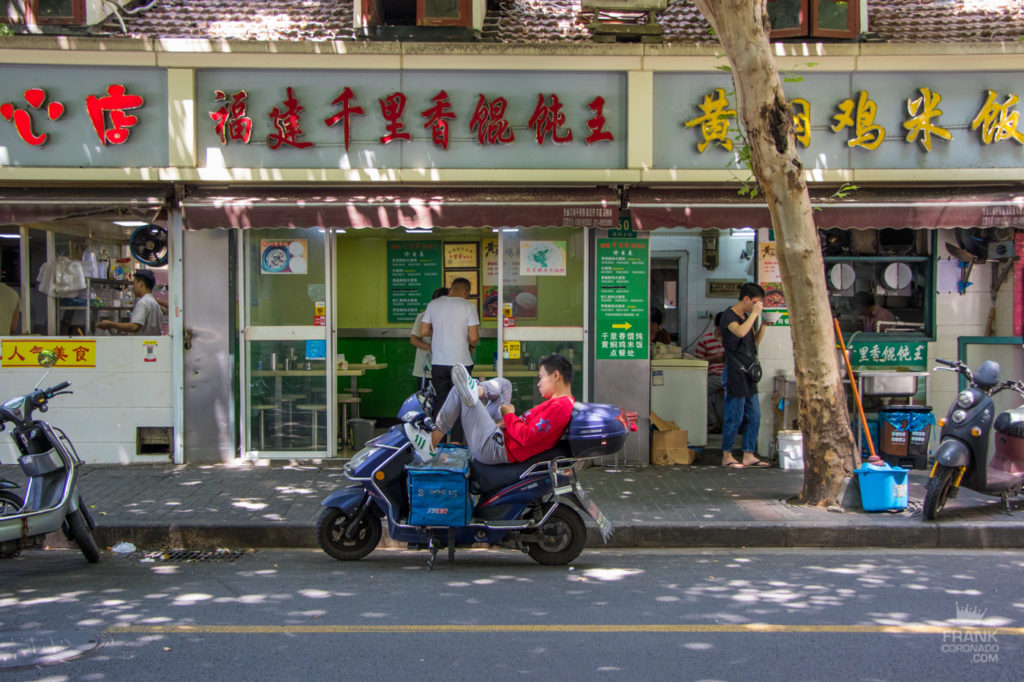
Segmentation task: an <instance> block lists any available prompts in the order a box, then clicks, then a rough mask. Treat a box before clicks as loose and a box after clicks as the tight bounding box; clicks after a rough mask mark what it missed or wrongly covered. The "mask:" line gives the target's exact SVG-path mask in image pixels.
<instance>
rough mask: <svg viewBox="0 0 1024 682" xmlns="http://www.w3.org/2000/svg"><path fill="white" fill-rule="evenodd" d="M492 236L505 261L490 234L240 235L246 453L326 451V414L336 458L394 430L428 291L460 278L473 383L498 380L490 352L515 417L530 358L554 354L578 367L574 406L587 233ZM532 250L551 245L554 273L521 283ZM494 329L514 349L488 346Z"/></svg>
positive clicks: (531, 368) (531, 388)
mask: <svg viewBox="0 0 1024 682" xmlns="http://www.w3.org/2000/svg"><path fill="white" fill-rule="evenodd" d="M500 237H501V244H502V245H503V255H499V233H498V232H497V230H495V229H492V228H480V229H472V228H470V229H467V228H460V229H443V228H438V229H434V230H412V229H400V228H399V229H395V230H347V231H346V230H343V229H336V230H332V231H325V230H320V229H308V230H294V229H287V230H284V229H250V230H246V231H245V232H244V234H243V236H242V239H243V243H242V251H241V253H242V257H241V258H242V262H243V268H242V269H243V272H244V277H243V282H242V294H243V295H242V297H241V300H243V301H245V306H244V310H243V315H242V320H243V327H244V333H243V334H242V337H243V338H245V339H246V342H245V348H244V359H243V367H244V369H245V373H246V377H247V379H246V384H245V385H246V387H247V391H246V395H245V396H244V398H245V400H244V402H245V407H244V409H245V410H246V411H247V413H248V415H249V419H248V420H247V421H246V423H247V424H248V429H249V430H248V434H247V437H246V450H247V451H249V452H253V453H258V455H257V456H260V457H274V456H289V455H292V456H293V455H294V452H295V451H296V450H300V451H301V450H324V449H326V448H328V447H329V446H330V442H329V440H328V439H327V431H326V429H327V410H328V405H331V404H336V405H337V409H336V412H335V423H336V424H337V427H338V434H337V435H338V439H337V440H338V445H339V450H340V451H344V450H345V449H351V448H353V447H355V448H356V449H358V447H359V445H360V444H361V442H362V440H363V439H362V438H361V436H362V435H365V434H366V433H368V432H369V431H368V429H372V428H376V429H378V430H379V429H380V428H381V427H383V426H386V425H388V424H390V423H394V421H395V418H396V412H397V410H398V408H399V406H400V405H401V404H402V402H403V401H404V400H405V398H407V397H408V396H409V395H410V394H411V393H412V392H413V391H414V390H416V389H417V388H418V387H419V385H420V380H419V379H417V378H416V377H414V376H413V365H414V359H415V351H416V348H415V347H414V346H413V345H412V343H411V342H410V334H411V331H412V326H413V322H414V321H415V319H416V315H417V314H418V313H420V312H422V310H423V309H424V308H425V307H426V303H427V302H429V300H430V295H431V293H432V292H433V291H434V290H435V289H436V288H437V287H440V286H443V285H447V284H450V282H451V281H452V280H453V279H455V278H456V277H464V278H466V279H468V280H469V281H470V283H471V295H470V301H471V302H472V303H473V304H474V305H475V306H476V308H477V314H478V316H479V317H480V336H481V340H480V344H479V345H478V346H477V348H476V350H475V353H474V360H475V364H474V370H473V374H474V375H475V376H479V377H490V376H496V374H497V372H498V368H497V364H498V360H499V354H500V355H501V363H502V365H503V366H502V375H503V376H505V377H506V378H508V379H509V380H510V381H511V382H512V385H513V404H514V405H515V406H516V408H517V410H519V411H522V410H525V409H528V408H529V407H530V406H532V405H533V404H534V403H536V402H537V401H539V400H540V397H539V395H538V394H537V390H536V381H537V362H538V360H539V359H540V358H542V357H543V356H545V355H547V354H549V353H552V352H559V353H562V354H564V355H566V357H568V358H570V360H572V361H573V363H574V365H575V366H576V370H577V373H576V376H575V378H574V381H573V391H574V393H575V394H576V395H582V394H583V386H584V377H583V344H582V329H583V315H584V311H583V300H584V272H585V265H584V264H585V239H586V235H585V232H584V231H582V230H579V229H575V228H505V229H504V230H503V231H502V232H501V233H500ZM331 240H333V243H332V241H331ZM538 242H539V243H541V244H544V245H549V246H554V249H553V250H551V252H550V253H547V254H546V256H547V257H548V258H549V259H550V260H548V261H546V262H547V263H548V264H549V265H553V266H554V272H555V273H557V274H548V275H528V274H524V273H525V272H526V270H525V268H523V267H522V263H521V253H523V252H524V249H527V248H528V247H529V245H531V244H535V243H538ZM499 259H501V260H502V262H503V270H504V283H503V287H502V289H503V292H502V293H503V298H502V301H501V303H500V304H499V299H498V261H499ZM560 259H564V262H563V263H562V265H561V266H558V261H559V260H560ZM328 311H330V312H331V315H328V314H327V313H328ZM499 324H503V325H505V328H506V329H508V330H509V332H508V333H507V336H517V337H518V338H519V339H520V340H518V341H516V342H512V343H506V344H504V347H503V348H501V349H499V348H498V343H497V340H498V339H497V336H498V335H497V329H498V325H499ZM329 325H333V326H334V328H335V329H336V330H337V343H336V345H335V347H334V348H333V349H328V348H327V345H326V340H327V339H328V338H329V335H328V334H327V330H328V329H329V328H330V327H329ZM296 337H301V338H296ZM329 351H332V352H329ZM328 368H331V371H329V370H328ZM332 381H333V382H334V385H333V386H332V385H331V382H332ZM368 422H369V423H368ZM362 429H366V430H362ZM361 430H362V431H361Z"/></svg>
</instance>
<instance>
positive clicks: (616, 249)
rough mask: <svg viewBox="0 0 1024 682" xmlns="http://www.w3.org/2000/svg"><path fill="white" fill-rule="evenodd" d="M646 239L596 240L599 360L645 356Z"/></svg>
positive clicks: (646, 313) (646, 355)
mask: <svg viewBox="0 0 1024 682" xmlns="http://www.w3.org/2000/svg"><path fill="white" fill-rule="evenodd" d="M647 244H648V242H647V240H646V239H598V240H597V297H596V298H597V300H596V303H597V311H596V331H597V337H596V344H597V347H596V352H595V355H596V357H597V359H598V360H646V359H647V357H648V349H647V332H648V324H649V321H648V311H647V308H648V303H647V300H648V299H647V278H648V273H647V269H648V258H647V254H648V248H647Z"/></svg>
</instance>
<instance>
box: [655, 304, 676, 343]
mask: <svg viewBox="0 0 1024 682" xmlns="http://www.w3.org/2000/svg"><path fill="white" fill-rule="evenodd" d="M664 319H665V317H664V315H663V314H662V312H661V311H660V310H659V309H657V308H651V336H650V339H651V341H650V342H651V343H652V344H653V343H672V336H671V335H670V334H669V333H668V330H667V329H662V328H661V323H662V320H664Z"/></svg>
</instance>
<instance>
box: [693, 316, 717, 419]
mask: <svg viewBox="0 0 1024 682" xmlns="http://www.w3.org/2000/svg"><path fill="white" fill-rule="evenodd" d="M721 323H722V313H718V314H717V315H715V321H714V324H713V325H712V326H711V329H709V330H708V331H706V332H704V334H703V335H701V337H700V338H699V339H697V345H696V346H695V347H694V350H693V353H694V355H696V356H697V357H698V358H700V359H701V360H706V361H707V363H708V409H707V420H708V421H707V427H708V433H720V432H721V431H722V422H723V416H724V414H725V390H724V387H723V386H722V370H723V369H725V349H724V348H722V330H721V329H719V328H718V326H719V325H720V324H721Z"/></svg>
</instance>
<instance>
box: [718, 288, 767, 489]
mask: <svg viewBox="0 0 1024 682" xmlns="http://www.w3.org/2000/svg"><path fill="white" fill-rule="evenodd" d="M763 308H764V289H762V288H761V287H760V286H758V285H757V284H754V283H753V282H747V283H746V284H744V285H743V286H741V287H740V293H739V300H738V301H737V302H736V303H735V304H734V305H732V306H730V307H728V308H726V309H725V310H723V311H722V318H721V326H720V327H719V328H720V329H721V331H722V346H723V347H724V350H725V372H724V374H723V376H722V383H723V384H724V385H725V423H724V424H723V425H722V466H724V467H730V468H732V469H742V468H744V467H748V466H757V467H766V466H768V463H767V462H762V461H761V460H759V459H758V458H757V455H756V454H754V453H755V452H756V451H757V432H758V430H759V429H760V428H761V406H760V405H759V404H758V402H757V379H756V378H754V377H752V376H751V368H752V366H753V365H754V364H755V362H756V361H757V346H758V345H759V344H760V343H761V339H762V338H763V337H764V325H760V326H758V327H757V328H756V329H755V328H754V327H755V325H756V324H757V321H758V320H759V319H760V318H761V310H762V309H763ZM759 371H760V368H758V372H759ZM758 378H759V377H758ZM741 425H743V461H742V462H737V461H736V458H735V457H733V455H732V446H733V445H734V443H735V442H736V434H737V433H739V430H740V426H741Z"/></svg>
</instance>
